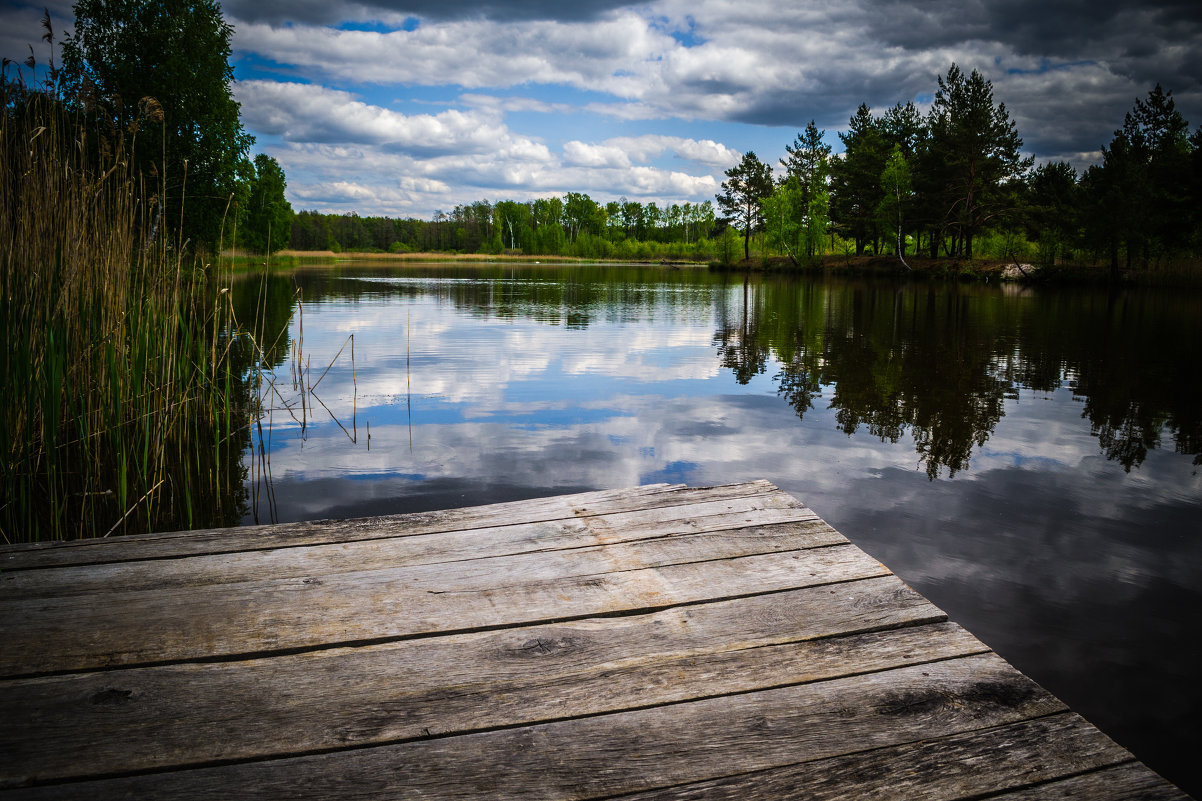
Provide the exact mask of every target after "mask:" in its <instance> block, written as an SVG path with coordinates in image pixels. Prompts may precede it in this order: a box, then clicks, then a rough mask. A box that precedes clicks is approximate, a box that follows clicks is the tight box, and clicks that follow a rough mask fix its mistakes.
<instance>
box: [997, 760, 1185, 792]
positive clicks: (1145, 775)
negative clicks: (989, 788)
mask: <svg viewBox="0 0 1202 801" xmlns="http://www.w3.org/2000/svg"><path fill="white" fill-rule="evenodd" d="M995 798H997V799H998V801H1053V799H1076V800H1077V801H1190V797H1189V796H1188V795H1186V794H1185V793H1183V792H1182V791H1181V790H1180V789H1178V788H1177V787H1174V786H1173V785H1171V784H1169V783H1168V782H1167V781H1165V780H1164V779H1163V778H1161V777H1160V776H1158V775H1157V774H1156V773H1154V772H1153V771H1151V770H1149V769H1148V768H1147V767H1146V766H1144V765H1142V764H1140V763H1138V762H1131V763H1128V764H1126V765H1120V766H1117V767H1114V768H1110V769H1108V770H1101V771H1098V772H1096V773H1087V774H1085V775H1084V776H1074V777H1073V778H1071V779H1063V780H1061V781H1058V782H1052V783H1050V784H1043V785H1040V786H1038V787H1032V788H1029V789H1027V790H1022V791H1019V792H1016V793H1006V794H1005V795H999V796H995Z"/></svg>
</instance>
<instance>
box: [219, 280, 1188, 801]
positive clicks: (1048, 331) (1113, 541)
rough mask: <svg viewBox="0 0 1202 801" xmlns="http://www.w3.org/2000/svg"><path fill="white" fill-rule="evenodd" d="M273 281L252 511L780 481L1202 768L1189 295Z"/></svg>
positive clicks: (299, 516) (906, 572) (308, 515)
mask: <svg viewBox="0 0 1202 801" xmlns="http://www.w3.org/2000/svg"><path fill="white" fill-rule="evenodd" d="M298 289H299V294H298V292H297V290H298ZM267 290H268V291H267V294H266V308H267V310H268V329H269V330H268V332H267V334H268V335H267V336H266V337H265V341H267V342H271V341H274V342H275V345H274V347H272V348H270V349H269V351H268V359H269V361H271V362H272V364H273V369H272V371H271V372H270V373H268V374H267V375H268V377H270V376H271V375H274V383H273V385H272V388H271V389H267V390H264V414H263V416H262V419H261V426H262V430H261V433H260V431H259V429H258V428H257V427H256V428H254V430H253V432H252V436H253V442H252V447H254V448H256V450H255V451H253V452H254V453H258V450H257V448H258V446H259V445H260V443H261V444H262V446H263V454H264V455H263V456H262V457H258V456H256V457H255V458H253V459H252V456H251V454H252V451H250V450H248V452H247V454H246V457H245V464H246V466H247V468H248V471H249V481H248V485H247V486H248V501H247V504H248V506H247V513H246V515H245V516H244V520H243V522H246V523H250V522H255V521H259V522H268V521H273V520H278V521H289V520H304V519H315V518H324V517H347V516H362V515H372V514H383V513H394V512H407V511H419V510H428V509H438V508H449V507H457V506H468V505H476V504H483V503H490V502H495V501H503V500H514V499H520V498H531V497H540V496H545V495H553V494H561V493H569V492H578V491H585V490H593V489H600V488H610V487H627V486H633V485H636V484H645V483H650V482H660V481H666V482H684V483H688V484H691V485H711V484H722V483H728V482H735V481H745V480H751V479H757V478H767V479H769V480H770V481H772V482H774V483H775V484H776V485H778V486H779V487H781V488H782V489H784V490H786V491H788V492H790V493H792V494H793V495H794V496H796V497H797V498H799V499H801V500H802V501H804V502H805V503H806V504H807V505H809V506H810V507H811V508H813V509H814V510H815V511H816V512H817V513H818V514H819V515H821V516H822V517H823V518H825V519H826V520H827V521H828V522H830V523H831V524H832V525H834V526H835V527H836V528H838V529H839V530H840V531H842V532H843V533H844V534H846V535H847V536H848V537H849V538H850V539H852V540H853V541H854V542H856V543H857V544H858V545H860V546H861V547H863V548H864V549H865V550H867V551H868V552H869V553H871V554H872V555H873V556H875V557H877V558H878V559H880V560H881V561H883V562H885V563H886V564H887V565H888V566H889V567H890V568H891V569H893V570H894V571H895V572H896V573H897V574H898V575H899V576H901V577H902V578H903V579H904V580H905V581H906V582H908V583H909V584H910V585H911V586H913V587H914V588H915V589H917V590H918V591H919V592H921V593H923V594H924V595H926V596H927V597H928V598H930V599H931V600H932V601H933V602H934V603H935V604H937V605H939V606H940V607H942V608H943V609H944V610H946V611H947V612H948V614H949V615H950V616H951V618H952V619H953V620H955V621H956V622H958V623H961V624H962V625H964V626H966V627H967V628H968V629H970V630H971V631H972V632H973V633H975V634H976V635H978V636H979V637H980V638H981V639H983V640H984V641H985V642H986V643H988V644H989V645H990V646H991V647H993V648H994V649H995V650H996V651H998V653H1000V654H1001V655H1002V656H1003V657H1005V658H1006V659H1008V660H1009V661H1010V662H1012V663H1013V664H1014V665H1015V666H1017V667H1018V668H1019V669H1021V670H1023V671H1024V672H1026V673H1027V674H1028V675H1030V676H1031V677H1033V678H1034V679H1035V680H1036V681H1038V682H1040V683H1041V684H1042V685H1044V686H1045V687H1046V688H1048V689H1049V690H1050V691H1052V692H1053V693H1055V694H1056V695H1058V696H1059V697H1060V698H1062V699H1063V700H1064V701H1066V702H1067V703H1068V704H1069V705H1070V706H1072V707H1073V708H1074V709H1075V710H1077V711H1079V712H1081V713H1082V714H1084V715H1085V716H1086V717H1087V718H1089V719H1090V720H1091V721H1093V722H1094V723H1096V724H1098V725H1099V726H1100V727H1101V728H1102V729H1103V730H1104V731H1106V732H1107V733H1108V734H1110V735H1111V736H1112V737H1113V738H1115V739H1116V740H1118V741H1119V742H1120V743H1122V744H1123V745H1125V746H1127V747H1128V748H1130V749H1132V750H1133V751H1134V752H1135V754H1136V755H1137V756H1138V757H1139V758H1141V759H1143V760H1144V761H1145V762H1147V763H1148V764H1149V765H1150V766H1152V767H1153V768H1154V769H1157V770H1159V771H1161V772H1162V773H1163V774H1164V775H1166V776H1167V777H1168V778H1170V779H1171V780H1173V781H1176V782H1177V783H1179V784H1180V785H1182V786H1183V787H1184V788H1185V789H1187V790H1188V791H1190V792H1192V793H1193V794H1195V795H1199V797H1202V768H1199V767H1198V763H1197V754H1198V753H1202V736H1200V734H1199V732H1200V731H1202V729H1200V728H1199V727H1198V725H1197V715H1198V713H1199V712H1200V711H1202V690H1200V689H1199V685H1200V682H1199V679H1202V672H1200V669H1199V665H1202V477H1200V476H1199V469H1200V466H1202V457H1200V456H1199V454H1200V453H1202V378H1200V373H1199V367H1200V366H1202V295H1198V294H1187V293H1181V292H1171V291H1122V292H1117V293H1107V292H1106V291H1104V290H1103V291H1094V290H1087V289H1079V288H1075V289H1071V290H1062V291H1051V290H1044V291H1033V290H1021V289H1018V288H1015V287H1001V288H999V287H988V286H975V285H974V286H959V285H947V284H939V283H910V284H894V283H890V282H880V281H854V280H846V281H836V280H826V281H823V280H822V279H782V278H770V277H768V278H765V277H758V276H753V277H751V278H750V280H749V281H748V282H746V283H745V282H744V280H743V277H742V276H739V275H734V276H731V275H720V274H713V273H709V272H706V271H704V270H661V269H650V268H639V267H554V268H549V267H539V266H534V265H526V266H520V267H518V266H511V265H504V266H500V265H490V266H485V267H478V268H477V267H468V266H460V265H443V266H439V265H424V266H411V267H403V268H402V267H395V266H379V265H377V266H373V265H367V264H361V263H357V264H356V266H353V267H352V266H346V267H342V268H335V269H331V268H328V267H326V268H321V269H314V270H304V269H302V270H299V271H297V272H295V273H294V274H291V275H285V276H275V277H272V278H271V279H269V280H268V282H267ZM298 297H299V298H300V307H299V308H298V305H297V302H296V300H297V298H298ZM277 334H278V335H279V336H278V339H277V338H276V335H277ZM352 334H353V340H352V336H351V335H352ZM302 335H303V339H302ZM340 349H341V353H340ZM352 350H353V359H352ZM327 368H328V369H327ZM305 384H307V385H308V387H309V389H311V391H310V392H302V391H301V387H302V386H303V385H305ZM302 400H303V401H304V402H303V403H302ZM369 434H370V437H369ZM268 457H269V458H268Z"/></svg>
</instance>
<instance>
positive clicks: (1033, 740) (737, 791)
mask: <svg viewBox="0 0 1202 801" xmlns="http://www.w3.org/2000/svg"><path fill="white" fill-rule="evenodd" d="M1130 759H1131V754H1130V753H1128V752H1127V751H1126V750H1124V749H1123V748H1120V747H1119V746H1118V745H1116V744H1115V743H1114V742H1113V741H1112V740H1110V738H1108V737H1106V736H1105V735H1104V734H1102V733H1101V732H1100V731H1098V730H1097V729H1095V728H1094V727H1093V726H1091V725H1090V724H1089V723H1087V722H1086V721H1085V720H1084V719H1083V718H1082V717H1081V716H1079V715H1076V714H1073V713H1071V712H1065V713H1062V714H1059V715H1051V716H1049V717H1044V718H1038V719H1036V720H1024V721H1021V722H1019V723H1013V724H1010V725H1006V726H998V727H996V728H990V729H985V730H984V731H973V732H969V733H968V734H959V735H953V736H948V737H939V738H935V739H930V740H923V741H921V742H914V743H906V744H904V745H900V746H892V747H886V748H878V749H873V750H870V751H861V752H859V753H855V754H848V755H846V756H839V757H834V758H831V759H823V760H816V761H814V762H803V763H800V764H795V765H787V766H785V767H783V768H776V769H772V770H765V771H755V772H752V773H742V774H738V775H734V776H726V777H723V778H721V779H713V780H710V781H704V782H696V783H693V784H687V785H678V786H675V787H664V788H660V789H657V790H650V791H648V792H645V793H636V794H633V795H625V796H623V799H624V801H743V799H747V798H764V799H775V801H845V799H856V801H896V800H897V799H906V801H955V800H956V799H963V798H978V797H981V796H985V795H987V794H989V793H993V792H998V791H1005V790H1007V789H1010V788H1027V787H1029V786H1030V785H1034V784H1039V783H1042V782H1046V781H1049V780H1055V779H1059V778H1061V777H1063V776H1073V775H1076V774H1080V773H1083V772H1086V771H1095V770H1099V769H1103V768H1108V767H1110V766H1113V765H1118V764H1120V763H1124V762H1127V761H1128V760H1130ZM1107 773H1109V772H1108V771H1107ZM1006 797H1008V796H1006ZM1044 797H1048V796H1042V795H1039V794H1038V793H1036V794H1035V795H1032V796H1031V798H1044Z"/></svg>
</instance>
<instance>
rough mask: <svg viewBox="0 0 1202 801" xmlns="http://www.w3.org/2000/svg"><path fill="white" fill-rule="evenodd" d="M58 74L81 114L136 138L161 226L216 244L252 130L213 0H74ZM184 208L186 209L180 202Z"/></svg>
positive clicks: (137, 164) (136, 154)
mask: <svg viewBox="0 0 1202 801" xmlns="http://www.w3.org/2000/svg"><path fill="white" fill-rule="evenodd" d="M74 11H75V25H74V33H73V34H72V36H71V37H70V38H69V39H68V40H67V41H66V42H65V43H64V46H63V61H64V75H65V76H66V79H67V81H68V83H69V85H70V86H71V88H72V89H73V90H74V93H75V95H76V96H78V97H79V99H80V103H81V106H82V107H83V108H84V109H85V111H87V112H88V113H95V114H97V115H98V116H99V117H100V118H101V119H103V120H104V121H105V122H106V123H108V124H110V125H111V126H112V128H113V130H114V131H116V132H117V133H118V135H119V136H120V135H126V136H130V137H134V138H136V140H137V146H136V147H131V148H130V150H129V154H128V155H129V157H130V158H131V159H132V161H133V166H134V176H135V180H141V181H143V182H145V184H146V186H147V187H148V190H149V193H150V194H154V195H155V197H154V198H153V200H154V202H156V203H157V207H158V209H160V210H161V214H158V213H157V214H156V216H159V217H161V220H159V221H160V222H161V227H162V229H163V230H164V231H166V232H168V233H169V234H170V235H172V236H174V237H176V238H178V244H181V245H182V244H183V242H185V241H191V243H192V244H193V245H196V246H200V247H202V248H204V247H207V248H214V247H216V246H217V245H218V244H219V242H218V240H219V237H220V236H221V234H222V221H223V219H224V217H225V215H226V212H227V209H228V207H229V204H230V201H231V200H232V198H233V196H234V195H235V193H236V191H237V182H238V169H239V165H240V164H241V163H242V162H244V161H245V159H246V154H247V151H248V150H249V148H250V145H251V143H252V142H253V138H252V137H251V136H250V135H248V134H247V133H246V132H245V131H244V130H243V129H242V123H241V121H240V119H239V107H238V103H237V102H236V101H235V100H234V98H233V96H232V94H231V91H230V84H231V83H232V81H233V69H232V67H231V66H230V64H229V57H230V52H231V51H230V36H231V35H232V33H233V29H232V28H231V27H230V26H229V25H228V24H227V23H226V22H225V20H224V19H223V17H222V15H221V8H220V6H219V5H218V4H217V2H215V0H167V1H166V2H151V0H78V2H77V3H76V4H75V6H74ZM184 208H187V215H186V216H184V215H181V210H182V209H184Z"/></svg>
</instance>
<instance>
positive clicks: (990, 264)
mask: <svg viewBox="0 0 1202 801" xmlns="http://www.w3.org/2000/svg"><path fill="white" fill-rule="evenodd" d="M223 259H224V261H225V262H226V263H228V264H230V265H231V267H232V269H233V270H234V271H235V272H239V273H241V272H249V271H252V270H254V271H263V270H265V269H266V270H269V271H282V270H292V269H297V268H300V267H305V268H312V267H317V266H336V265H339V264H344V263H348V262H377V263H379V262H396V263H398V264H403V263H406V262H408V263H421V264H430V263H446V264H457V263H458V264H497V263H511V264H541V265H546V266H555V265H565V266H566V265H574V264H589V265H606V264H613V265H626V264H646V265H648V266H662V267H669V268H674V269H709V270H714V271H719V272H729V273H762V274H779V275H788V274H796V275H813V274H815V273H824V274H829V275H833V276H878V277H882V278H898V279H902V280H905V279H915V280H942V281H967V282H984V283H994V282H1002V281H1007V282H1014V283H1020V284H1033V285H1034V284H1045V285H1096V284H1108V283H1118V284H1122V285H1149V286H1153V285H1154V286H1176V287H1183V288H1192V287H1198V288H1202V260H1199V259H1181V260H1178V261H1172V262H1167V263H1164V264H1162V265H1159V266H1157V267H1153V268H1150V269H1139V270H1130V271H1120V274H1119V276H1118V277H1117V279H1116V278H1115V277H1114V276H1112V275H1111V274H1110V272H1108V271H1106V270H1100V269H1099V268H1098V265H1097V264H1089V263H1065V262H1061V263H1057V264H1055V265H1044V266H1040V265H1038V264H1033V263H1030V262H1026V263H1024V262H1018V261H1015V260H1013V259H1009V260H1008V259H996V258H976V259H966V258H934V259H932V258H929V257H926V256H911V257H908V258H907V266H903V265H902V264H901V262H900V261H899V260H898V259H897V257H896V256H895V255H880V256H874V255H871V254H868V255H862V256H856V255H852V254H842V255H834V254H824V255H818V256H815V257H813V258H811V259H808V260H807V261H805V262H802V263H795V262H794V261H792V260H791V259H789V258H788V257H787V256H753V257H752V258H750V259H743V260H740V261H736V262H731V263H729V264H723V263H722V262H719V261H707V260H673V259H669V258H645V259H598V258H586V257H582V256H547V255H532V256H527V255H523V254H520V253H501V254H493V253H445V252H437V251H427V252H414V253H377V252H373V251H343V252H339V253H336V252H334V251H330V250H325V251H315V250H281V251H279V252H277V253H274V254H272V255H271V257H270V259H269V258H268V257H266V256H262V255H258V254H247V253H225V254H223Z"/></svg>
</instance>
